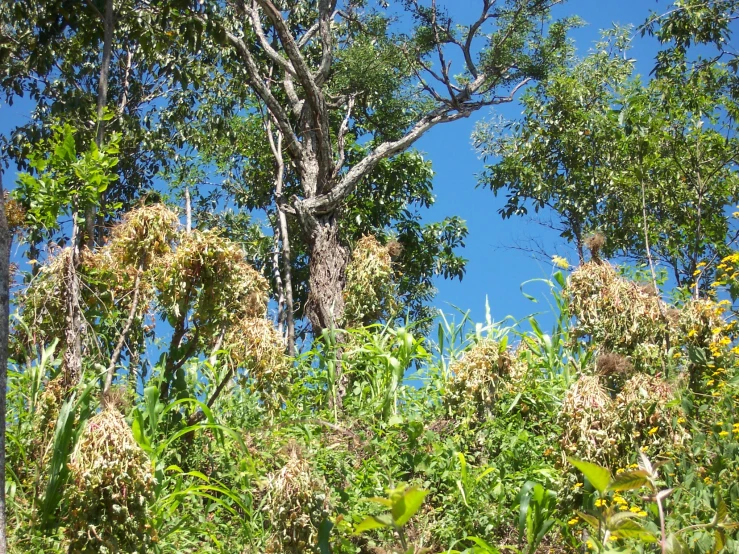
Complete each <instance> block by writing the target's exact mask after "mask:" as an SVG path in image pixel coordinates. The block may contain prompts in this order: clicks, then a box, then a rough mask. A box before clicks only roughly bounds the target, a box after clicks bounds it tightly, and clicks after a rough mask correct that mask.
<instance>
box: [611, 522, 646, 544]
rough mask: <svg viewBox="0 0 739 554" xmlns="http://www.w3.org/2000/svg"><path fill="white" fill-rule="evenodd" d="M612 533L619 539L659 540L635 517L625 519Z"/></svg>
mask: <svg viewBox="0 0 739 554" xmlns="http://www.w3.org/2000/svg"><path fill="white" fill-rule="evenodd" d="M611 534H612V535H613V536H614V537H616V538H619V539H635V540H638V541H641V542H646V543H653V542H657V537H656V536H655V535H654V534H653V533H652V532H651V531H649V530H647V529H645V528H644V527H642V526H641V525H639V524H638V523H637V522H636V521H634V520H633V519H626V520H623V521H622V522H621V523H620V524H619V525H618V527H617V528H616V529H612V530H611Z"/></svg>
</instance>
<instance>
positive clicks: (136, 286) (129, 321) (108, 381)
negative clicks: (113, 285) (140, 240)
mask: <svg viewBox="0 0 739 554" xmlns="http://www.w3.org/2000/svg"><path fill="white" fill-rule="evenodd" d="M143 269H144V268H143V267H142V266H140V265H139V267H138V269H137V270H136V279H135V280H134V283H133V300H131V309H130V310H129V311H128V317H127V318H126V323H125V324H124V325H123V329H122V330H121V334H120V335H119V336H118V343H117V344H116V345H115V349H114V350H113V355H112V356H111V357H110V363H109V364H108V371H107V373H106V375H105V385H104V386H103V396H102V397H103V399H105V398H106V397H107V396H108V394H109V393H110V386H111V385H112V384H113V376H114V375H115V366H116V364H118V360H119V358H120V357H121V352H123V346H124V345H125V344H126V337H128V333H129V332H130V331H131V326H132V325H133V320H134V319H135V318H136V310H137V309H138V307H139V292H140V290H141V275H142V273H143Z"/></svg>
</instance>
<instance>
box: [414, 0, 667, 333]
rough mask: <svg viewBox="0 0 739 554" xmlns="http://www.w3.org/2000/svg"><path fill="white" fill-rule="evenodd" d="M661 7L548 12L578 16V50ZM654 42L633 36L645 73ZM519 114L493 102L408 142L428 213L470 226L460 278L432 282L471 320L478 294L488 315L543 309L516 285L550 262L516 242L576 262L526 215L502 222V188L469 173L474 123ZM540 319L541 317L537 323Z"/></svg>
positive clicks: (640, 1) (583, 1) (475, 164)
mask: <svg viewBox="0 0 739 554" xmlns="http://www.w3.org/2000/svg"><path fill="white" fill-rule="evenodd" d="M447 5H448V6H449V9H450V12H451V13H452V15H455V16H456V18H457V19H458V20H459V21H466V20H471V19H473V18H474V17H475V15H476V14H477V12H478V11H479V2H477V0H459V1H457V2H447ZM669 5H670V2H665V1H664V0H663V1H661V2H656V1H654V0H569V1H568V2H566V4H564V5H563V6H560V7H558V8H557V9H556V10H555V12H554V13H555V16H567V15H578V16H580V17H581V18H582V19H583V20H584V21H585V23H586V26H585V27H582V28H579V29H576V30H574V31H573V32H572V33H571V36H572V38H573V39H574V40H575V42H576V46H577V49H578V54H579V55H585V54H587V52H588V50H589V49H590V48H591V47H592V46H593V44H594V42H595V41H597V40H598V39H599V36H600V30H601V29H606V28H610V27H611V26H612V25H613V24H614V23H618V24H621V25H627V24H633V25H635V26H639V25H641V24H642V23H643V22H644V21H645V20H646V19H647V17H648V16H649V14H650V12H651V11H664V10H666V9H667V8H668V6H669ZM658 47H659V44H658V42H657V41H656V40H655V39H653V38H650V37H648V36H645V37H643V38H642V37H641V36H636V37H635V38H634V40H633V50H632V52H631V57H633V58H636V59H637V69H638V71H639V73H640V74H642V75H643V76H645V77H648V75H649V72H650V71H651V68H652V66H653V63H654V55H655V54H656V52H657V50H658ZM520 114H521V106H520V105H519V104H518V103H517V102H513V103H511V104H506V105H502V106H497V107H496V108H495V109H494V111H486V112H482V113H478V114H475V115H474V116H473V117H471V118H470V119H468V120H464V121H459V122H454V123H450V124H448V125H445V126H442V127H437V128H435V129H432V130H431V131H430V132H429V133H428V134H427V135H426V136H425V137H423V138H422V139H421V140H420V141H419V142H418V143H417V144H416V146H417V148H419V149H420V150H421V151H423V152H424V153H425V155H426V156H427V158H429V159H431V160H432V162H433V166H434V170H435V171H436V176H435V179H434V190H435V193H436V204H435V206H434V207H433V208H432V210H431V211H430V212H431V213H430V214H429V215H428V217H429V219H430V220H431V219H442V218H444V217H447V216H451V215H458V216H460V217H461V218H463V219H464V220H465V221H466V222H467V225H468V227H469V231H470V234H469V237H468V240H467V242H466V248H465V249H464V250H465V254H464V255H465V256H466V257H467V258H468V259H469V263H468V265H467V273H466V275H465V277H464V279H463V280H462V281H461V282H459V281H445V280H439V281H438V283H437V287H438V289H439V294H438V296H437V298H436V305H437V306H438V307H439V308H440V309H442V310H444V311H445V312H452V313H453V312H454V309H453V308H452V306H451V305H454V306H457V307H459V308H463V309H464V310H468V309H469V310H470V311H471V316H472V318H473V320H475V321H479V322H482V321H484V317H485V298H486V296H487V297H488V299H489V303H490V309H491V313H492V317H493V319H494V320H501V319H503V318H504V317H505V316H507V315H512V316H513V317H514V318H516V319H520V318H523V317H525V316H526V315H529V314H531V313H533V312H540V311H547V310H548V305H547V302H546V301H544V300H545V297H546V286H545V285H542V284H535V283H532V284H529V285H527V288H526V289H525V290H526V291H527V292H528V293H531V294H536V295H537V296H539V297H540V298H541V299H542V301H541V302H539V303H537V304H534V303H532V302H531V301H530V300H527V299H526V298H524V296H523V295H522V294H521V292H520V285H521V284H522V283H523V282H524V281H527V280H530V279H536V278H548V277H550V276H551V273H552V267H551V265H550V264H547V263H543V262H542V261H537V260H536V259H534V258H533V257H532V255H531V254H530V253H527V252H524V251H521V250H517V249H516V246H526V245H527V243H529V241H530V239H531V238H534V239H536V240H537V242H541V243H543V244H545V245H547V246H548V248H551V254H555V253H558V254H560V255H564V256H566V257H567V258H568V259H569V260H570V261H574V260H576V258H575V256H574V255H573V251H571V250H569V249H568V248H567V245H565V244H564V242H563V241H562V239H560V238H559V237H558V236H557V233H555V232H552V231H551V230H549V229H547V228H545V227H543V226H541V225H538V224H537V223H534V222H533V221H531V220H530V219H527V218H526V217H514V218H512V219H507V220H503V219H502V217H501V216H500V215H499V214H498V209H499V208H501V207H502V206H503V204H504V203H505V194H499V196H498V197H497V198H496V197H495V196H494V195H493V193H492V192H490V191H489V190H486V189H482V188H476V183H477V179H476V175H477V174H479V173H481V172H482V171H483V167H484V164H483V161H482V160H481V159H479V158H478V156H477V154H476V152H475V151H474V149H473V147H472V143H471V140H470V136H471V133H472V131H473V130H474V127H475V124H476V122H478V121H480V120H481V119H484V118H490V117H491V116H493V115H495V116H498V115H501V116H503V117H504V118H506V119H515V118H517V117H520ZM548 319H549V318H548V317H546V316H545V317H544V320H545V321H546V320H548Z"/></svg>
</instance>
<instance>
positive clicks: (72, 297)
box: [62, 200, 82, 392]
mask: <svg viewBox="0 0 739 554" xmlns="http://www.w3.org/2000/svg"><path fill="white" fill-rule="evenodd" d="M75 203H76V200H75ZM78 219H79V212H78V210H77V208H76V207H75V209H74V212H73V214H72V236H71V238H70V243H71V246H70V248H69V253H68V255H67V256H66V259H65V260H64V301H65V304H66V309H67V318H66V322H65V330H64V339H65V340H64V342H65V343H66V349H65V351H64V358H63V362H62V368H63V369H62V371H63V384H64V389H65V392H66V391H68V390H69V389H71V388H72V387H74V386H76V385H77V384H78V383H79V382H80V378H81V377H82V337H81V334H82V310H81V308H80V281H79V276H78V275H77V266H78V265H79V239H80V232H79V223H78Z"/></svg>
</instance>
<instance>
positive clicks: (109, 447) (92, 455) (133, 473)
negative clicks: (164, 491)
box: [65, 409, 155, 553]
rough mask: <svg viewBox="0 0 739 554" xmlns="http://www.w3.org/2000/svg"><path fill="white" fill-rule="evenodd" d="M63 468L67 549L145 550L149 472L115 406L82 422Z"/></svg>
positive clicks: (151, 477)
mask: <svg viewBox="0 0 739 554" xmlns="http://www.w3.org/2000/svg"><path fill="white" fill-rule="evenodd" d="M69 470H70V477H71V479H70V483H69V485H68V488H67V499H68V502H69V511H68V514H67V524H66V530H65V532H66V536H67V539H68V541H69V550H70V552H83V553H84V552H90V553H92V552H95V553H99V552H100V553H105V552H110V553H113V552H142V553H143V552H148V551H149V550H150V549H151V546H152V541H153V540H154V537H153V536H152V535H153V530H152V527H151V525H150V519H151V518H150V515H149V503H150V502H151V500H152V498H153V488H154V484H155V480H154V474H153V472H152V467H151V462H150V461H149V459H148V457H147V456H146V454H145V453H144V451H143V450H142V449H141V448H140V447H139V446H138V444H137V443H136V441H135V440H134V437H133V433H132V432H131V428H130V427H129V426H128V424H127V423H126V421H125V420H124V418H123V416H122V415H121V413H120V412H119V411H118V410H116V409H104V410H103V411H102V412H100V413H99V414H97V415H95V416H94V417H92V418H90V419H89V420H88V421H87V424H86V427H85V430H84V432H83V434H82V436H81V438H80V440H79V442H78V443H77V446H76V447H75V450H74V453H73V454H72V458H71V461H70V463H69Z"/></svg>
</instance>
